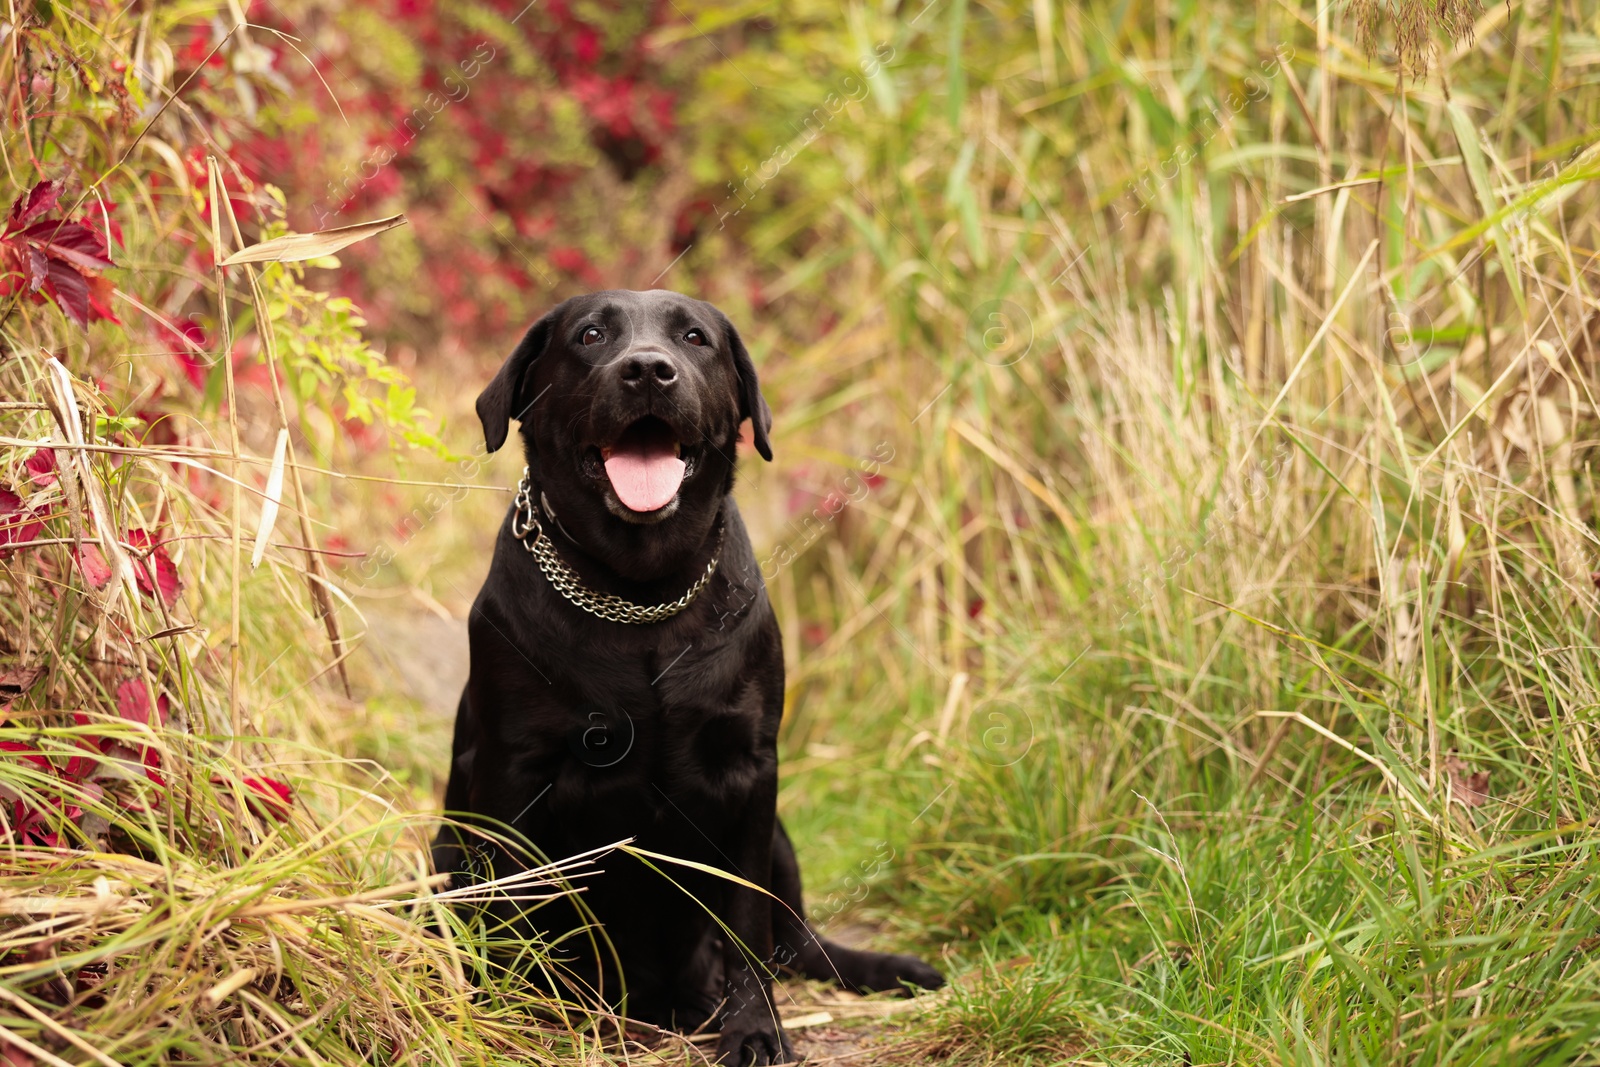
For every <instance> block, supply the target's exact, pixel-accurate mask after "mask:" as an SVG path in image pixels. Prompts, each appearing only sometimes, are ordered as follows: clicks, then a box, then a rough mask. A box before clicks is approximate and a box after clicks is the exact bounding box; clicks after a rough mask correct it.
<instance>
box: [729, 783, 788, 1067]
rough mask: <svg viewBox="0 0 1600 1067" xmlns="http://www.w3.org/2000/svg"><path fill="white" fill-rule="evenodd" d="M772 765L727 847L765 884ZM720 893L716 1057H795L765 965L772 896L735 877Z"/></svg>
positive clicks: (737, 1061)
mask: <svg viewBox="0 0 1600 1067" xmlns="http://www.w3.org/2000/svg"><path fill="white" fill-rule="evenodd" d="M776 767H777V765H776V761H774V763H773V766H772V769H771V771H769V772H768V773H766V774H763V775H762V776H761V781H760V782H759V783H758V784H757V785H756V787H755V790H754V792H753V793H752V795H751V797H750V799H749V803H748V805H747V806H746V808H745V811H746V816H745V818H744V819H743V820H742V821H741V822H740V824H739V827H738V829H737V830H736V831H735V836H734V840H733V841H732V842H731V843H732V844H733V846H734V847H733V848H732V849H731V850H730V852H729V856H730V858H731V859H732V860H733V861H734V863H735V864H737V866H738V870H737V871H735V872H734V873H736V874H738V875H740V876H741V877H743V878H744V879H746V880H747V881H750V882H753V883H754V884H756V885H758V886H760V887H761V888H762V889H764V890H765V889H770V887H771V884H772V827H773V822H774V820H776V819H777V803H778V775H777V769H776ZM723 899H724V900H725V901H726V902H727V903H726V906H725V907H724V909H723V915H722V921H723V922H724V923H726V924H727V926H728V929H729V930H731V931H732V936H731V937H727V936H725V937H724V938H723V944H724V950H723V951H724V957H723V973H724V975H725V982H724V986H723V995H724V997H725V998H726V1004H725V1005H724V1008H723V1012H724V1015H723V1022H722V1039H721V1041H720V1042H719V1043H718V1045H717V1058H718V1059H719V1060H720V1061H721V1062H723V1063H724V1064H727V1065H728V1067H751V1065H754V1067H765V1065H767V1064H775V1063H789V1062H791V1061H793V1060H794V1058H795V1057H794V1048H793V1047H792V1046H791V1045H790V1044H789V1038H788V1035H786V1034H785V1033H784V1032H783V1026H782V1024H781V1023H779V1022H778V1009H777V1006H776V1005H775V1004H774V1003H773V1002H772V977H771V975H770V973H769V972H768V970H767V966H766V963H767V960H768V958H769V957H770V956H771V955H772V900H771V898H770V897H768V896H767V895H766V894H765V893H763V892H757V891H756V890H754V889H748V888H746V887H745V886H742V885H739V884H738V883H729V885H728V891H727V893H726V894H725V896H724V897H723Z"/></svg>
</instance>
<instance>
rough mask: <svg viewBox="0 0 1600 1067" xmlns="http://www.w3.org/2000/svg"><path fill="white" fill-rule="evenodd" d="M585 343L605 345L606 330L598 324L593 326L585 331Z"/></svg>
mask: <svg viewBox="0 0 1600 1067" xmlns="http://www.w3.org/2000/svg"><path fill="white" fill-rule="evenodd" d="M583 343H584V344H586V345H603V344H605V343H606V332H605V331H604V330H602V329H601V328H600V327H598V326H591V327H589V328H588V329H587V330H584V331H583Z"/></svg>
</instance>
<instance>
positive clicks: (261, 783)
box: [244, 778, 294, 822]
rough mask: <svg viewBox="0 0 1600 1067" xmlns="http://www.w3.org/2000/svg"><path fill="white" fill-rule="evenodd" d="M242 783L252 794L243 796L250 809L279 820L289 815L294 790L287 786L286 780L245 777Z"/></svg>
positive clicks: (265, 816) (262, 815)
mask: <svg viewBox="0 0 1600 1067" xmlns="http://www.w3.org/2000/svg"><path fill="white" fill-rule="evenodd" d="M244 784H245V788H246V789H248V790H249V791H250V792H251V793H252V794H254V795H252V796H248V797H246V798H245V800H246V801H247V802H248V803H249V805H250V810H251V811H253V812H255V813H256V814H257V815H258V816H260V817H262V818H270V819H277V820H278V821H279V822H282V821H283V820H284V819H287V818H288V817H289V806H290V805H291V804H293V803H294V790H292V789H290V788H289V783H288V782H280V781H278V780H277V779H276V778H246V779H245V780H244Z"/></svg>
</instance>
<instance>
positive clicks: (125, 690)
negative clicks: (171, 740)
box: [117, 678, 171, 726]
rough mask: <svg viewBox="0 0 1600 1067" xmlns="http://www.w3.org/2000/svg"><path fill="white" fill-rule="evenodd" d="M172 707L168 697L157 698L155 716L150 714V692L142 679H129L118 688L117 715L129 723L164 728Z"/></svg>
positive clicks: (162, 695) (163, 694) (164, 695)
mask: <svg viewBox="0 0 1600 1067" xmlns="http://www.w3.org/2000/svg"><path fill="white" fill-rule="evenodd" d="M170 707H171V705H170V704H169V702H168V701H167V695H166V694H165V693H162V694H161V695H160V696H158V697H157V698H156V708H155V716H154V718H152V717H151V713H150V690H149V689H148V688H147V687H146V686H145V684H144V679H142V678H129V679H128V680H127V681H125V682H123V683H122V684H121V685H119V686H117V714H118V715H121V716H122V717H123V718H124V719H127V720H128V721H129V722H142V723H144V724H145V725H147V726H162V725H164V724H165V723H166V721H167V713H168V711H169V709H170Z"/></svg>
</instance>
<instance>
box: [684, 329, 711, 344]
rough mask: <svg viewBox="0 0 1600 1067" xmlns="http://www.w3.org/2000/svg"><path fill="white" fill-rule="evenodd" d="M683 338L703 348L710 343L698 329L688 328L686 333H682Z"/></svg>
mask: <svg viewBox="0 0 1600 1067" xmlns="http://www.w3.org/2000/svg"><path fill="white" fill-rule="evenodd" d="M683 339H684V340H685V341H688V342H689V343H690V344H692V345H695V346H697V347H699V348H704V347H705V346H706V345H708V344H710V343H711V342H710V341H707V340H706V335H705V334H704V333H702V332H701V331H699V330H690V331H689V332H688V333H686V334H684V335H683Z"/></svg>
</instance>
